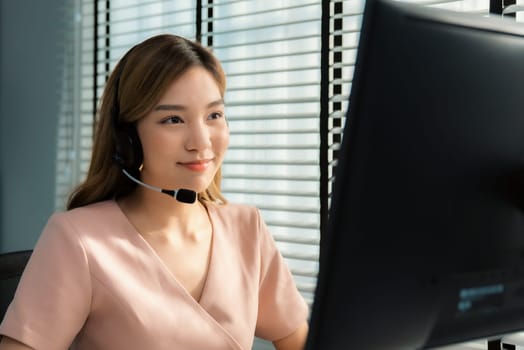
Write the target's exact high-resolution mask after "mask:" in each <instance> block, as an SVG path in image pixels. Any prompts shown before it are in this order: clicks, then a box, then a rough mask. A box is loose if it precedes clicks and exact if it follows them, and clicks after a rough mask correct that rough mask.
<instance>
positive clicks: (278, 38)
mask: <svg viewBox="0 0 524 350" xmlns="http://www.w3.org/2000/svg"><path fill="white" fill-rule="evenodd" d="M203 7H204V11H203V16H202V20H203V26H202V28H203V29H202V42H203V43H208V44H211V45H212V47H213V51H214V53H215V54H216V55H217V57H218V58H219V59H220V60H221V62H222V63H223V66H224V69H225V71H226V75H227V77H228V88H227V94H226V114H227V118H228V121H229V127H230V132H231V142H230V149H229V151H228V154H227V156H226V160H225V163H224V167H223V178H224V179H223V186H222V187H223V192H224V194H225V196H226V198H228V200H230V201H232V202H240V203H250V204H253V205H256V206H257V207H258V208H259V209H260V210H261V213H262V216H263V217H264V219H265V221H266V223H267V224H268V226H269V229H270V231H271V233H272V234H273V236H274V238H275V240H276V241H277V245H278V247H279V249H280V251H281V252H282V254H283V256H284V257H285V259H286V261H287V263H288V265H289V267H290V269H291V271H292V273H293V275H294V277H295V280H296V283H297V286H298V288H299V290H300V291H301V293H302V294H303V295H304V297H305V298H306V300H307V301H309V302H311V301H312V299H313V293H314V288H315V283H316V274H317V269H318V267H317V260H318V244H319V236H320V233H319V209H320V207H319V205H320V204H319V94H320V34H321V32H320V31H321V25H320V24H321V16H320V13H321V4H320V1H316V0H285V1H282V0H268V1H254V0H246V1H228V0H214V1H212V2H206V1H203Z"/></svg>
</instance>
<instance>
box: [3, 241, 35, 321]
mask: <svg viewBox="0 0 524 350" xmlns="http://www.w3.org/2000/svg"><path fill="white" fill-rule="evenodd" d="M32 252H33V251H32V250H23V251H16V252H10V253H3V254H0V321H1V320H2V319H3V318H4V314H5V312H6V310H7V307H8V306H9V304H10V303H11V300H13V296H14V294H15V291H16V287H17V286H18V281H20V277H21V276H22V273H23V272H24V268H25V265H26V264H27V261H28V260H29V257H30V256H31V253H32Z"/></svg>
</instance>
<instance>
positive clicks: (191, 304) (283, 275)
mask: <svg viewBox="0 0 524 350" xmlns="http://www.w3.org/2000/svg"><path fill="white" fill-rule="evenodd" d="M207 210H208V213H209V217H210V219H211V223H212V226H213V240H212V247H211V261H210V265H209V271H208V274H207V279H206V282H205V286H204V290H203V292H202V296H201V299H200V301H198V302H197V301H196V300H195V299H194V298H193V297H192V296H191V295H190V294H189V293H188V291H187V290H186V289H184V287H183V286H182V285H181V284H180V283H179V282H178V281H177V280H176V278H175V277H174V275H173V274H172V273H171V272H170V271H169V270H168V268H167V267H166V266H165V265H164V263H163V262H162V260H161V259H160V258H159V257H158V255H157V254H156V253H155V251H154V250H153V249H152V248H151V246H149V244H148V243H147V242H146V241H145V240H144V239H143V238H142V236H141V235H140V234H139V233H138V232H137V231H136V230H135V229H134V227H133V226H132V225H131V223H130V222H129V221H128V220H127V218H126V216H125V215H124V214H123V212H122V211H121V210H120V208H119V206H118V205H117V204H116V202H114V201H105V202H99V203H96V204H92V205H89V206H86V207H82V208H78V209H74V210H71V211H67V212H64V213H57V214H54V215H53V216H52V217H51V218H50V219H49V222H48V224H47V226H46V227H45V229H44V231H43V233H42V235H41V237H40V239H39V241H38V243H37V245H36V247H35V249H34V252H33V255H32V257H31V259H30V261H29V263H28V265H27V267H26V270H25V272H24V275H23V276H22V279H21V281H20V284H19V286H18V290H17V292H16V295H15V298H14V300H13V302H12V303H11V305H10V306H9V309H8V311H7V313H6V316H5V318H4V320H3V322H2V324H1V325H0V334H4V335H7V336H9V337H11V338H14V339H17V340H18V341H21V342H23V343H25V344H27V345H29V346H31V347H33V348H35V349H39V350H45V349H53V350H55V349H67V348H68V347H69V346H71V345H72V347H71V348H72V349H90V350H92V349H111V350H114V349H140V350H144V349H166V350H167V349H169V350H173V349H198V350H200V349H205V350H215V349H217V350H218V349H228V350H229V349H250V348H251V347H252V343H253V337H254V335H256V336H258V337H261V338H264V339H267V340H271V341H272V340H276V339H280V338H283V337H285V336H287V335H289V334H291V333H292V332H293V331H294V330H295V329H297V327H298V326H299V325H300V324H301V323H303V322H304V321H305V320H306V319H307V316H308V310H307V305H306V303H305V302H304V300H303V298H302V297H301V296H300V294H299V293H298V291H297V289H296V286H295V284H294V281H293V278H292V276H291V274H290V272H289V270H288V268H287V265H286V263H285V261H284V260H283V258H282V256H281V255H280V253H279V252H278V250H277V248H276V246H275V243H274V241H273V239H272V237H271V235H270V233H269V232H268V230H267V227H266V225H265V224H264V222H263V220H262V219H261V217H260V214H259V212H258V210H257V209H255V208H252V207H248V206H241V205H233V204H227V205H215V204H207Z"/></svg>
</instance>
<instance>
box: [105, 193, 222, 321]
mask: <svg viewBox="0 0 524 350" xmlns="http://www.w3.org/2000/svg"><path fill="white" fill-rule="evenodd" d="M113 202H114V205H115V206H116V209H117V211H118V212H119V213H120V215H121V216H122V217H123V220H124V222H125V223H126V226H128V230H126V231H128V232H129V235H130V236H131V238H132V239H133V240H134V241H135V242H136V243H137V244H139V245H140V246H141V247H142V248H143V249H144V250H145V251H147V252H148V254H149V255H152V256H153V258H154V259H155V260H156V262H157V265H158V266H159V267H160V269H161V270H162V271H163V272H164V274H165V275H166V276H168V278H169V279H170V280H172V281H173V282H174V284H175V285H176V287H177V289H179V290H180V291H181V293H182V294H183V295H184V296H185V297H186V298H187V299H188V300H189V301H190V302H191V303H195V304H197V305H198V306H199V307H202V300H203V299H205V295H206V293H207V290H208V289H209V287H208V281H209V280H210V276H211V273H212V270H213V264H214V260H215V255H216V254H215V250H216V249H215V246H216V242H215V241H216V234H215V231H216V230H215V223H214V220H213V216H212V213H211V210H210V208H209V207H208V205H206V204H205V203H202V205H203V207H204V209H205V210H206V213H207V216H208V218H209V222H210V224H211V247H210V252H209V262H208V266H207V272H206V277H205V281H204V285H203V286H202V291H201V293H200V298H199V299H198V300H197V299H195V298H193V296H192V295H191V293H190V292H189V291H188V290H187V289H186V287H184V285H183V284H182V283H180V281H179V280H178V278H177V277H176V276H175V275H174V274H173V272H172V271H171V270H170V269H169V268H168V267H167V266H166V264H165V263H164V261H163V260H162V258H160V256H159V255H158V253H157V252H156V251H155V249H154V248H153V247H152V246H151V245H150V244H149V242H148V241H147V240H146V239H145V238H144V236H142V235H141V234H140V232H138V230H137V229H136V227H135V226H134V225H133V224H132V223H131V221H130V220H129V218H128V217H127V215H126V214H125V213H124V212H123V211H122V208H120V205H118V203H117V202H116V201H113ZM206 312H207V311H206Z"/></svg>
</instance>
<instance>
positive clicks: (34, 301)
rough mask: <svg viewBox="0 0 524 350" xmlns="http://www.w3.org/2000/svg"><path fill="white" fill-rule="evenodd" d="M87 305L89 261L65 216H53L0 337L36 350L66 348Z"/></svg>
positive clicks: (89, 295) (8, 312)
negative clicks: (13, 340)
mask: <svg viewBox="0 0 524 350" xmlns="http://www.w3.org/2000/svg"><path fill="white" fill-rule="evenodd" d="M90 305H91V279H90V273H89V267H88V260H87V256H86V253H85V250H84V248H83V245H82V244H81V240H80V239H79V237H78V235H77V233H76V232H75V230H74V227H73V226H72V225H71V224H70V223H69V222H68V220H67V216H66V214H54V215H53V216H52V217H51V218H50V219H49V221H48V223H47V225H46V227H45V228H44V231H43V232H42V235H41V236H40V238H39V240H38V242H37V244H36V246H35V248H34V250H33V253H32V255H31V258H30V260H29V262H28V264H27V266H26V269H25V271H24V273H23V275H22V278H21V280H20V283H19V285H18V288H17V291H16V293H15V296H14V299H13V301H12V303H11V305H10V306H9V308H8V310H7V312H6V315H5V317H4V320H3V322H2V324H1V325H0V334H3V335H6V336H9V337H11V338H13V339H16V340H18V341H20V342H22V343H24V344H26V345H28V346H30V347H32V348H35V349H39V350H40V349H42V350H45V349H67V348H68V347H69V346H70V345H71V343H72V342H73V340H74V338H75V336H76V334H77V333H78V332H79V331H80V329H81V328H82V326H83V324H84V323H85V320H86V318H87V315H88V313H89V310H90Z"/></svg>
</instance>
